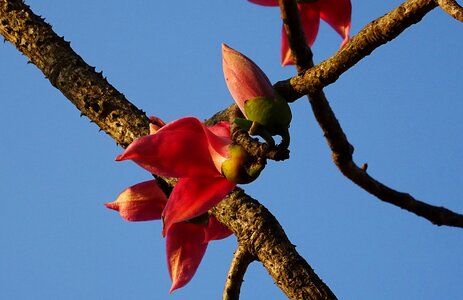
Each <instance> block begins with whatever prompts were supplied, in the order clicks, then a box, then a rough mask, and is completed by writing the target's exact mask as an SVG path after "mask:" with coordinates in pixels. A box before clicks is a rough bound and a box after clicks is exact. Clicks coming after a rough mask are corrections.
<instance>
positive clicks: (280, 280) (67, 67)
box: [0, 0, 335, 299]
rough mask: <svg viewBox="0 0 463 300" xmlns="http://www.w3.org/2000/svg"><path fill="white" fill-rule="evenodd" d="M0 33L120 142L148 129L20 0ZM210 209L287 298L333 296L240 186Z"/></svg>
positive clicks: (2, 11) (5, 7)
mask: <svg viewBox="0 0 463 300" xmlns="http://www.w3.org/2000/svg"><path fill="white" fill-rule="evenodd" d="M0 34H2V35H3V36H4V37H5V39H6V40H8V41H10V42H11V43H13V44H14V45H15V46H16V48H17V49H18V50H19V51H20V52H22V53H23V54H24V55H26V56H27V57H28V58H29V59H30V61H31V62H32V63H34V64H35V65H36V66H37V67H38V68H39V69H40V70H41V71H42V72H43V73H44V75H45V76H46V77H47V78H48V79H49V80H50V82H51V84H52V85H53V86H55V87H56V88H58V89H59V90H60V91H61V92H62V93H63V94H64V95H65V96H66V97H67V98H68V99H69V100H71V102H72V103H74V105H75V106H76V107H77V108H78V109H79V110H80V111H81V113H82V114H84V115H86V116H88V117H89V118H90V119H91V120H92V121H93V122H95V123H96V124H97V125H98V126H99V127H100V128H101V129H102V130H104V131H105V132H106V133H108V134H109V135H110V136H111V137H112V138H113V139H114V140H115V141H116V142H117V143H119V144H121V145H122V146H123V147H124V146H127V145H128V144H130V143H131V142H132V141H133V140H134V139H136V138H138V137H141V136H144V135H146V134H148V125H149V120H148V118H147V117H146V115H145V114H144V113H143V112H142V111H141V110H140V109H138V108H137V107H135V106H134V105H133V104H131V103H130V102H129V101H128V100H127V99H126V98H125V97H124V95H122V94H121V93H120V92H118V91H117V90H116V89H115V88H114V87H112V86H111V85H110V84H109V83H108V82H107V80H106V79H105V78H103V76H102V75H101V73H96V72H95V70H94V68H93V67H90V66H89V65H87V64H86V63H85V62H84V61H83V59H82V58H81V57H79V56H78V55H77V54H76V53H75V52H74V51H73V50H72V49H71V47H70V45H69V43H68V42H66V41H64V39H63V38H61V37H59V36H57V35H56V34H55V33H54V32H53V30H52V28H51V26H50V25H48V24H47V23H45V22H44V20H43V19H42V18H40V17H38V16H36V15H35V14H34V13H33V12H32V11H31V10H30V9H29V7H28V6H27V5H25V4H24V3H23V2H22V1H21V0H0ZM166 183H168V181H166ZM212 213H213V214H214V215H215V216H216V218H217V219H218V220H219V221H220V222H222V223H223V224H225V225H226V226H227V227H229V228H230V229H231V230H232V231H233V232H234V233H235V235H236V236H237V238H238V240H239V241H240V245H242V246H243V247H246V248H247V249H248V251H249V252H250V253H251V254H252V255H253V256H255V257H257V258H258V259H259V260H260V261H261V262H262V263H263V265H264V267H265V268H267V270H268V271H269V274H270V275H271V276H272V278H273V280H274V281H275V282H276V284H277V285H278V286H279V287H280V288H281V289H282V290H283V291H284V292H285V294H286V295H287V296H288V298H290V299H335V296H334V295H333V293H332V292H331V291H330V290H329V288H328V287H327V286H326V285H325V284H324V283H323V282H322V281H321V280H320V279H319V278H318V276H317V275H316V274H315V273H314V272H313V270H312V268H311V267H310V266H309V265H308V263H307V262H306V261H305V260H304V259H303V258H302V257H301V256H300V255H299V254H298V253H297V251H296V249H295V247H294V246H293V245H292V244H291V242H290V241H289V240H288V238H287V236H286V234H285V233H284V231H283V229H282V228H281V226H280V224H279V223H278V221H277V220H276V219H275V217H274V216H273V215H272V214H271V213H270V212H269V211H268V210H267V209H265V208H264V207H263V206H262V205H261V204H259V203H258V202H257V201H256V200H254V199H252V198H251V197H249V196H248V195H246V194H245V193H244V192H243V191H242V190H240V189H235V191H234V192H232V193H231V194H230V195H228V196H227V197H226V198H225V199H224V200H223V201H222V202H221V203H220V204H219V205H217V207H216V208H214V209H213V210H212Z"/></svg>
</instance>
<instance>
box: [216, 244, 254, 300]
mask: <svg viewBox="0 0 463 300" xmlns="http://www.w3.org/2000/svg"><path fill="white" fill-rule="evenodd" d="M254 260H255V258H254V257H253V256H252V255H251V253H249V252H248V250H246V248H244V247H243V246H242V245H241V244H238V248H237V249H236V251H235V254H234V255H233V260H232V263H231V265H230V270H229V271H228V275H227V280H226V282H225V288H224V291H223V296H222V300H238V299H239V298H240V290H241V284H242V283H243V278H244V274H245V273H246V270H247V269H248V266H249V264H250V263H252V262H253V261H254Z"/></svg>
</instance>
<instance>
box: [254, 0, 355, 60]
mask: <svg viewBox="0 0 463 300" xmlns="http://www.w3.org/2000/svg"><path fill="white" fill-rule="evenodd" d="M248 1H249V2H252V3H255V4H259V5H263V6H278V0H248ZM298 8H299V13H300V15H301V22H302V27H303V28H304V33H305V37H306V39H307V43H308V44H309V46H312V45H313V43H314V42H315V38H316V37H317V33H318V27H319V24H320V19H322V20H324V21H325V22H327V23H328V24H329V25H330V26H331V27H333V29H334V30H336V32H337V33H339V35H341V37H342V38H343V39H344V40H343V41H342V44H341V47H342V46H344V45H345V44H346V43H347V41H348V40H349V32H350V25H351V24H350V23H351V12H352V6H351V3H350V0H318V1H314V2H306V3H299V4H298ZM281 64H282V65H284V66H286V65H291V64H294V60H293V58H292V54H291V50H290V48H289V44H288V38H287V37H286V32H285V30H284V28H283V33H282V40H281Z"/></svg>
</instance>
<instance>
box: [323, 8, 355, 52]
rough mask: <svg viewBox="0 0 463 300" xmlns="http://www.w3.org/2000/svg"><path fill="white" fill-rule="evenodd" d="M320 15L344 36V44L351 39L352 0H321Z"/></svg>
mask: <svg viewBox="0 0 463 300" xmlns="http://www.w3.org/2000/svg"><path fill="white" fill-rule="evenodd" d="M318 2H319V3H318V4H319V7H320V17H321V18H322V19H323V20H324V21H325V22H326V23H328V24H329V25H330V26H331V27H333V29H334V30H336V32H337V33H338V34H339V35H340V36H341V37H342V38H343V42H342V45H341V47H342V46H344V44H346V43H347V41H348V40H349V33H350V26H351V14H352V4H351V2H350V0H320V1H318Z"/></svg>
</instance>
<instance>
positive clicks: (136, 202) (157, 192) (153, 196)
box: [105, 180, 167, 222]
mask: <svg viewBox="0 0 463 300" xmlns="http://www.w3.org/2000/svg"><path fill="white" fill-rule="evenodd" d="M166 203H167V198H166V196H165V194H164V192H163V191H162V190H161V189H160V188H159V186H158V185H157V183H156V181H155V180H150V181H145V182H141V183H138V184H136V185H133V186H131V187H129V188H127V189H125V190H124V191H123V192H122V193H120V194H119V196H118V197H117V199H116V200H115V201H114V202H111V203H106V204H105V205H106V207H107V208H110V209H113V210H116V211H118V212H119V214H120V215H121V217H122V218H123V219H125V220H127V221H132V222H134V221H148V220H158V219H160V218H161V214H162V211H163V209H164V207H165V206H166Z"/></svg>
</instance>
